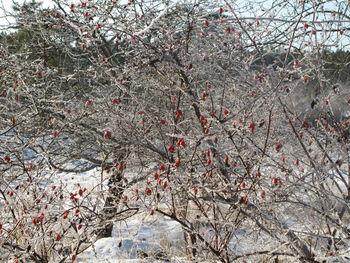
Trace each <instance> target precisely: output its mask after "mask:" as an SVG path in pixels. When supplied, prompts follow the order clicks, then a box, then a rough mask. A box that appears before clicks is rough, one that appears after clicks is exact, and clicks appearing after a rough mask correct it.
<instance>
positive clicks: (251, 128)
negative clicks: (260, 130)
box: [249, 122, 255, 133]
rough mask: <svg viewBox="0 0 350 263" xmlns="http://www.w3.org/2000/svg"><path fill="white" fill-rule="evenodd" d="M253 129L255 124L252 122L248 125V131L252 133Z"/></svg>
mask: <svg viewBox="0 0 350 263" xmlns="http://www.w3.org/2000/svg"><path fill="white" fill-rule="evenodd" d="M254 129H255V123H254V122H252V123H251V124H249V130H250V131H251V132H252V133H253V132H254Z"/></svg>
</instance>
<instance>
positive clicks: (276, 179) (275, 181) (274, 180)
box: [272, 177, 279, 185]
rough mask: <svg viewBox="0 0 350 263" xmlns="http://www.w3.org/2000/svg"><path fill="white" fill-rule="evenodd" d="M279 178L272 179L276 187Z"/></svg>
mask: <svg viewBox="0 0 350 263" xmlns="http://www.w3.org/2000/svg"><path fill="white" fill-rule="evenodd" d="M278 181H279V180H278V178H277V177H274V178H272V183H273V184H274V185H278Z"/></svg>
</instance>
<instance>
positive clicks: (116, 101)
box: [112, 98, 120, 104]
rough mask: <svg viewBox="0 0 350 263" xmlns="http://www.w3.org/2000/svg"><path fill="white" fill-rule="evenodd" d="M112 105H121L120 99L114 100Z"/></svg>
mask: <svg viewBox="0 0 350 263" xmlns="http://www.w3.org/2000/svg"><path fill="white" fill-rule="evenodd" d="M112 103H114V104H119V103H120V98H115V99H113V100H112Z"/></svg>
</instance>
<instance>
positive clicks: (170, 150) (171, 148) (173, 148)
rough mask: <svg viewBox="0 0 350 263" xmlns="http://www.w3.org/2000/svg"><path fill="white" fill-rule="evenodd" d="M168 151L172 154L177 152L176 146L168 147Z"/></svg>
mask: <svg viewBox="0 0 350 263" xmlns="http://www.w3.org/2000/svg"><path fill="white" fill-rule="evenodd" d="M168 150H169V152H171V153H173V152H175V146H174V145H170V146H169V147H168Z"/></svg>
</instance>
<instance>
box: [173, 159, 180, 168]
mask: <svg viewBox="0 0 350 263" xmlns="http://www.w3.org/2000/svg"><path fill="white" fill-rule="evenodd" d="M180 165H181V161H180V160H176V161H175V164H174V167H176V168H178V167H180Z"/></svg>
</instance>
